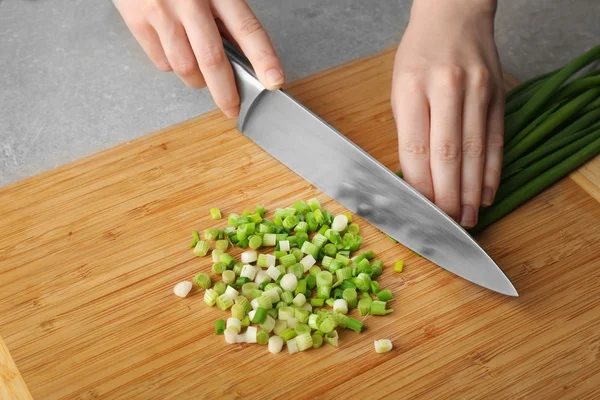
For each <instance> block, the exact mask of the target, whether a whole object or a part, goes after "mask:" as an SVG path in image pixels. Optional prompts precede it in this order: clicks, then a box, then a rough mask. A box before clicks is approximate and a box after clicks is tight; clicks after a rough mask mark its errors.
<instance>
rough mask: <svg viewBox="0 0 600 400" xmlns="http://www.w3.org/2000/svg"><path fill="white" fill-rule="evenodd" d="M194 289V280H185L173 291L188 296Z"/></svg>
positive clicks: (180, 295)
mask: <svg viewBox="0 0 600 400" xmlns="http://www.w3.org/2000/svg"><path fill="white" fill-rule="evenodd" d="M191 290H192V282H190V281H183V282H179V283H178V284H176V285H175V287H174V288H173V293H174V294H175V295H176V296H178V297H186V296H187V295H188V294H189V293H190V291H191Z"/></svg>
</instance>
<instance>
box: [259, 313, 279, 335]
mask: <svg viewBox="0 0 600 400" xmlns="http://www.w3.org/2000/svg"><path fill="white" fill-rule="evenodd" d="M269 311H270V310H269ZM275 325H277V320H276V319H275V318H273V316H271V315H267V319H266V320H265V322H263V323H262V324H261V325H260V327H261V328H262V329H264V330H265V331H267V332H271V331H273V330H274V329H275Z"/></svg>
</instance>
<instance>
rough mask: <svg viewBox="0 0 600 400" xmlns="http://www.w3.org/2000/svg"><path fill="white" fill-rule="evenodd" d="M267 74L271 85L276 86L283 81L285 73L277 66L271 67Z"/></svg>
mask: <svg viewBox="0 0 600 400" xmlns="http://www.w3.org/2000/svg"><path fill="white" fill-rule="evenodd" d="M265 76H266V78H267V83H268V84H269V86H270V87H276V86H279V85H281V84H282V83H283V73H282V72H281V71H280V70H279V69H277V68H271V69H270V70H268V71H267V73H266V74H265Z"/></svg>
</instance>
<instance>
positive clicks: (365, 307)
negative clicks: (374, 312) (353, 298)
mask: <svg viewBox="0 0 600 400" xmlns="http://www.w3.org/2000/svg"><path fill="white" fill-rule="evenodd" d="M371 303H373V299H371V296H369V295H368V294H367V295H366V296H363V297H362V298H361V299H360V300H359V301H358V313H359V314H360V315H362V316H365V315H369V312H370V311H371Z"/></svg>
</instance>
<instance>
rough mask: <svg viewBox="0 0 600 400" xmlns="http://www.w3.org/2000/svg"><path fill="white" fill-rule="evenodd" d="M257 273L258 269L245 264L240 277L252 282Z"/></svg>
mask: <svg viewBox="0 0 600 400" xmlns="http://www.w3.org/2000/svg"><path fill="white" fill-rule="evenodd" d="M257 273H258V269H257V268H256V267H254V266H253V265H250V264H246V265H244V266H243V267H242V273H241V274H240V276H241V277H245V278H248V279H249V280H251V281H252V280H254V278H256V274H257Z"/></svg>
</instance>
